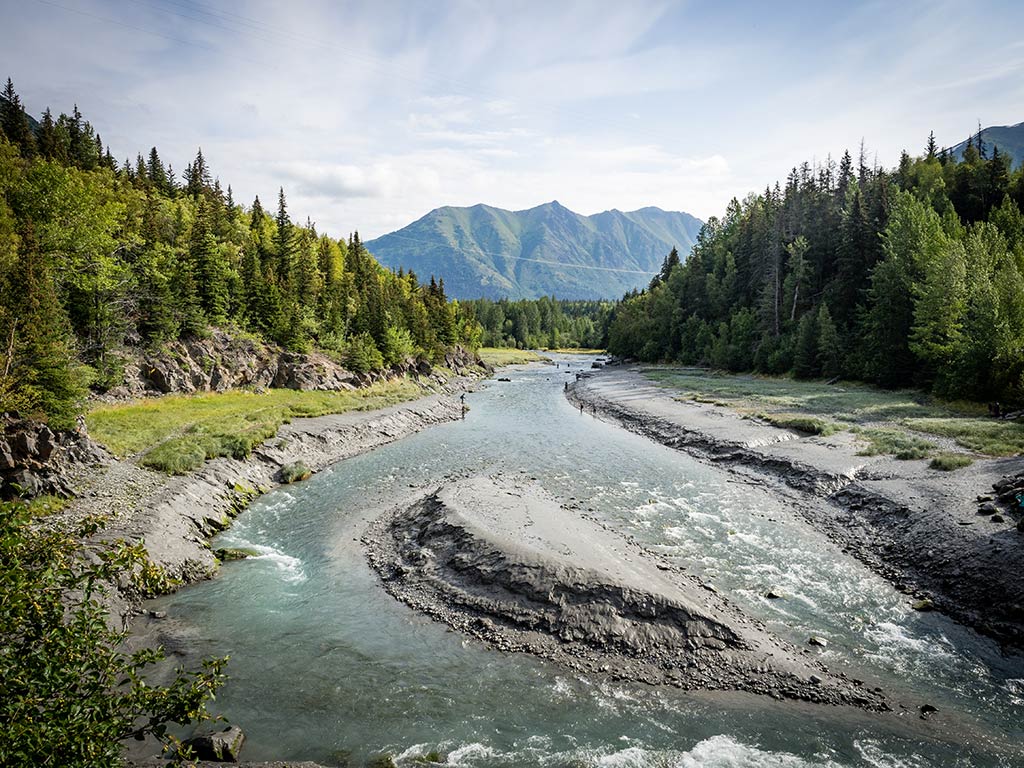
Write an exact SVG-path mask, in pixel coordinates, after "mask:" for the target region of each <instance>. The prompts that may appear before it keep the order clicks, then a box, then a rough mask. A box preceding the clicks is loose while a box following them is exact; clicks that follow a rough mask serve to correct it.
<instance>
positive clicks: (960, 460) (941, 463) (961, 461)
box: [928, 453, 974, 472]
mask: <svg viewBox="0 0 1024 768" xmlns="http://www.w3.org/2000/svg"><path fill="white" fill-rule="evenodd" d="M973 463H974V459H972V458H971V457H970V456H966V455H964V454H962V453H940V454H939V455H937V456H936V457H935V458H933V459H932V460H931V462H930V463H929V464H928V466H929V467H931V468H932V469H937V470H940V471H941V472H952V471H953V470H954V469H961V468H963V467H969V466H970V465H971V464H973Z"/></svg>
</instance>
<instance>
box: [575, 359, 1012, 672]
mask: <svg viewBox="0 0 1024 768" xmlns="http://www.w3.org/2000/svg"><path fill="white" fill-rule="evenodd" d="M674 394H675V393H674V391H673V390H671V389H667V388H663V387H659V386H658V385H656V384H655V383H654V382H652V381H650V380H649V379H647V378H646V377H644V376H643V374H642V373H640V372H639V371H638V370H636V369H634V368H624V367H621V366H614V367H608V368H604V369H602V370H600V371H595V372H593V373H591V374H588V375H586V376H584V377H582V378H580V379H579V380H578V381H576V382H575V383H573V384H570V386H569V388H568V390H567V391H566V397H567V398H569V400H570V401H572V402H574V403H576V404H579V405H581V406H583V407H584V408H585V409H587V410H589V411H591V412H593V413H594V414H595V415H598V416H600V417H603V418H607V419H609V420H612V421H614V422H616V423H618V424H620V425H621V426H623V427H625V428H626V429H629V430H630V431H632V432H635V433H637V434H640V435H642V436H644V437H647V438H649V439H652V440H655V441H657V442H659V443H661V444H663V445H666V446H668V447H671V448H674V449H677V450H680V451H684V452H686V453H688V454H690V455H692V456H694V457H696V458H698V459H700V460H703V461H707V462H709V463H714V464H716V465H718V466H723V467H725V468H727V469H729V470H730V471H733V472H736V473H737V474H742V475H744V476H745V477H748V478H753V479H755V480H757V481H759V482H769V483H773V484H775V485H776V486H777V490H778V491H779V492H780V493H782V494H784V495H786V496H787V497H789V498H791V499H792V500H793V503H794V506H795V507H796V508H797V509H798V510H799V511H800V513H801V514H802V515H803V517H804V518H805V519H806V520H807V521H808V522H809V523H810V524H811V525H813V526H814V527H816V528H817V529H819V530H821V531H822V532H823V533H825V534H826V535H828V536H829V537H830V538H831V539H832V540H833V541H835V542H836V543H838V544H839V545H840V546H841V547H842V548H843V549H844V550H846V551H848V552H849V553H850V554H852V555H853V556H855V557H857V558H858V559H859V560H861V561H862V562H864V563H865V564H866V565H867V566H868V567H870V568H871V569H872V570H874V571H875V572H876V573H878V574H879V575H881V576H882V577H884V578H886V579H888V580H889V581H890V582H892V583H893V584H894V585H895V586H896V588H897V589H899V590H900V591H902V592H905V593H906V594H908V595H909V596H912V598H913V600H914V601H915V602H916V601H925V600H926V601H929V603H925V604H924V605H922V606H921V607H926V608H932V607H933V608H934V609H935V610H939V611H942V612H944V613H945V614H947V615H949V616H950V617H951V618H953V619H955V620H957V621H959V622H961V623H963V624H966V625H968V626H971V627H973V628H974V629H976V630H977V631H978V632H980V633H982V634H985V635H987V636H989V637H992V638H993V639H995V640H997V641H998V642H999V643H1001V644H1002V645H1003V647H1004V648H1005V649H1006V650H1010V651H1013V652H1018V653H1019V652H1021V651H1022V650H1024V534H1021V533H1019V532H1018V531H1017V530H1016V529H1015V528H1014V524H1013V521H1004V522H1003V523H998V522H992V521H991V519H990V518H988V517H984V516H980V515H979V514H978V503H977V498H978V497H979V496H984V495H988V494H991V492H992V485H993V483H995V482H997V481H998V480H1000V479H1001V478H1003V477H1004V476H1006V475H1008V474H1012V473H1016V472H1020V471H1021V470H1024V458H1020V457H1016V458H1008V459H983V460H978V461H976V462H975V463H974V464H973V465H972V466H971V467H969V468H967V469H963V470H959V471H956V472H940V471H937V470H932V469H929V468H928V466H927V463H926V462H924V461H897V460H895V459H893V458H891V457H886V456H872V457H867V456H859V455H857V452H858V448H859V447H858V446H857V445H856V443H855V441H854V438H853V436H852V435H850V434H849V433H839V434H836V435H832V436H830V437H820V436H807V435H804V434H802V433H799V432H794V431H792V430H788V429H780V428H778V427H774V426H771V425H769V424H765V423H762V422H759V421H755V420H750V419H744V418H743V417H741V416H740V415H738V414H736V413H734V412H732V411H729V410H728V409H726V408H721V407H715V406H712V405H708V404H704V403H697V402H692V401H679V400H676V399H675V398H674Z"/></svg>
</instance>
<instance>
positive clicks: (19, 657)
mask: <svg viewBox="0 0 1024 768" xmlns="http://www.w3.org/2000/svg"><path fill="white" fill-rule="evenodd" d="M97 527H98V526H97V524H96V523H95V522H90V523H87V524H86V525H85V526H83V527H82V528H81V529H80V530H76V531H73V532H70V533H63V532H60V531H58V530H55V529H53V528H50V527H44V526H40V525H38V523H37V522H36V521H35V520H34V519H33V518H32V517H31V514H30V513H29V511H28V508H27V507H26V506H25V505H22V504H19V503H2V504H0V689H2V690H3V696H2V697H0V764H3V765H11V766H14V765H25V766H28V765H61V766H68V767H69V768H74V767H81V768H101V767H102V766H119V765H121V764H122V762H121V755H120V752H121V746H120V744H119V742H120V741H121V740H123V739H127V738H130V737H139V738H142V737H144V736H146V735H153V736H156V737H157V738H159V739H160V740H161V741H163V742H164V743H167V744H170V743H173V742H174V739H173V738H172V736H171V735H170V734H169V733H168V732H167V728H168V726H169V725H171V724H175V723H176V724H187V723H192V722H198V721H201V720H204V719H208V718H209V715H208V714H207V711H206V705H207V703H208V701H210V700H211V699H212V698H213V696H214V694H215V692H216V691H217V689H218V688H219V687H220V686H221V685H222V684H223V683H224V681H225V679H226V678H225V675H224V673H223V667H224V664H225V662H226V659H209V660H207V661H205V662H204V663H203V666H202V669H201V670H199V671H194V672H185V671H181V670H179V672H178V673H177V675H176V676H175V677H174V679H173V681H172V682H171V683H170V684H168V685H155V684H153V683H152V682H150V681H148V680H147V677H146V675H147V672H148V671H149V670H150V669H151V668H152V667H153V665H154V664H156V663H158V662H160V661H161V660H162V659H163V653H162V651H161V650H160V649H155V650H150V649H146V650H141V651H137V652H135V653H130V654H129V653H126V652H125V651H123V650H120V648H121V647H122V645H121V644H122V642H123V641H124V639H125V636H126V632H124V631H115V630H112V629H110V628H109V627H108V625H107V617H106V613H105V610H104V609H103V607H102V606H101V604H100V602H99V599H98V598H99V595H100V592H101V591H102V590H103V589H104V588H105V586H104V585H107V584H112V583H115V582H116V581H117V580H118V579H124V578H129V577H130V575H131V574H135V576H134V577H133V578H134V579H135V580H136V583H139V579H140V576H139V574H140V573H141V574H146V573H149V572H150V571H151V569H150V568H148V567H147V563H146V559H145V550H144V549H143V548H142V546H141V545H136V546H128V545H125V544H119V545H114V546H109V547H104V548H101V549H97V550H93V551H91V552H88V553H87V552H86V551H84V549H83V548H82V545H81V544H80V543H79V540H80V539H81V538H84V537H86V536H88V535H90V534H92V533H95V531H96V530H97ZM140 586H142V587H145V585H141V584H140Z"/></svg>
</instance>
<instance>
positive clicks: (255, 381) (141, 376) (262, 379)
mask: <svg viewBox="0 0 1024 768" xmlns="http://www.w3.org/2000/svg"><path fill="white" fill-rule="evenodd" d="M474 365H481V363H480V360H479V359H478V358H477V357H476V355H475V354H473V353H471V352H467V351H466V350H464V349H461V348H459V347H456V348H453V349H452V350H450V351H449V352H448V353H447V354H446V355H445V366H446V367H448V368H450V369H451V370H453V371H455V372H456V373H459V372H462V371H464V370H465V369H466V368H469V367H471V366H474ZM431 372H432V366H431V365H430V364H429V363H427V362H425V361H417V360H414V359H409V360H407V361H405V362H404V363H403V364H401V365H398V366H396V367H395V368H394V369H391V370H388V371H375V372H371V373H366V374H359V373H354V372H353V371H350V370H348V369H346V368H344V367H343V366H342V365H340V364H339V363H337V362H335V361H334V360H332V359H331V358H329V357H327V356H326V355H323V354H320V353H316V352H312V353H299V352H289V351H287V350H283V349H281V348H280V347H275V346H271V345H267V344H263V343H261V342H259V341H256V340H253V339H251V338H240V337H235V336H231V335H230V334H228V333H225V332H224V331H221V330H215V331H213V333H212V334H211V335H210V336H209V337H208V338H205V339H195V340H191V341H176V342H172V343H170V344H167V345H166V346H165V347H164V348H163V349H161V350H159V351H156V352H144V353H142V354H140V355H139V356H138V357H135V358H133V359H132V360H130V361H129V362H128V364H127V365H126V366H125V374H124V383H123V384H122V385H121V386H118V387H115V388H113V389H111V390H109V391H107V392H106V393H104V394H103V395H102V399H104V400H125V399H134V398H138V397H146V396H151V395H162V394H170V393H193V392H225V391H227V390H229V389H239V388H252V389H270V388H274V389H298V390H326V391H338V390H343V389H356V388H358V387H361V386H365V385H366V384H370V383H373V382H374V381H380V380H383V379H388V378H392V377H394V376H400V375H403V374H411V375H415V376H428V375H430V374H431Z"/></svg>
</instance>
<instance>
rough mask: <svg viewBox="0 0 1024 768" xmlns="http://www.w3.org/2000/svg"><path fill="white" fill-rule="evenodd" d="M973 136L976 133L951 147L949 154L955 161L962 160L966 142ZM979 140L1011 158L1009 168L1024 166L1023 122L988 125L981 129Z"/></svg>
mask: <svg viewBox="0 0 1024 768" xmlns="http://www.w3.org/2000/svg"><path fill="white" fill-rule="evenodd" d="M975 136H977V133H975V134H973V135H972V136H971V138H970V139H965V140H964V141H961V142H960V143H959V144H956V145H955V146H953V147H951V148H950V150H949V151H950V153H952V155H953V156H954V157H955V158H956V159H957V160H962V159H963V157H964V149H966V148H967V142H968V141H971V140H973V139H974V137H975ZM981 139H982V141H983V142H985V143H986V144H987V145H988V146H989V147H992V146H993V145H995V146H997V147H999V151H1000V153H1002V154H1006V155H1009V156H1010V158H1011V162H1010V168H1019V167H1020V166H1021V165H1024V122H1020V123H1016V124H1014V125H990V126H989V127H988V128H982V129H981Z"/></svg>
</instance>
